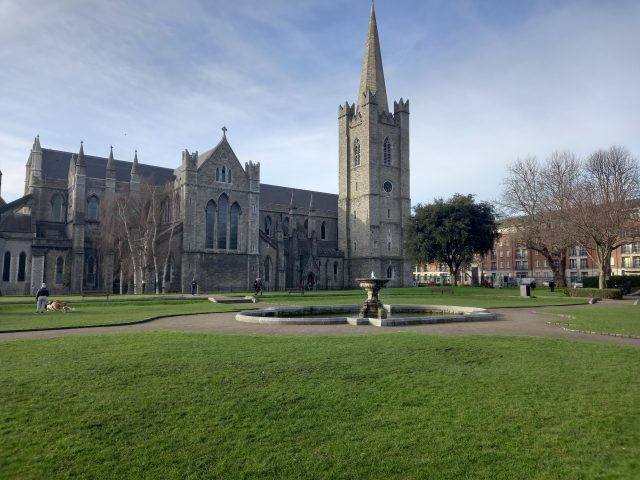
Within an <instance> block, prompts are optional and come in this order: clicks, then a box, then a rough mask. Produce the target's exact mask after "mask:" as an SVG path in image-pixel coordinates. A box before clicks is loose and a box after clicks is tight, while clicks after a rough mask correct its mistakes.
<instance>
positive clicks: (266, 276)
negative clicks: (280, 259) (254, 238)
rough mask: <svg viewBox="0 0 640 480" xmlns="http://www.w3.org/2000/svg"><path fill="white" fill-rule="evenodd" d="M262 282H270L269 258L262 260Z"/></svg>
mask: <svg viewBox="0 0 640 480" xmlns="http://www.w3.org/2000/svg"><path fill="white" fill-rule="evenodd" d="M264 281H265V282H270V281H271V257H267V258H265V259H264Z"/></svg>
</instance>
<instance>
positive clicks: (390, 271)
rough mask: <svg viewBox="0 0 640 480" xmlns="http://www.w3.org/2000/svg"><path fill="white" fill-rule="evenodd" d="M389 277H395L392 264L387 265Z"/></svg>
mask: <svg viewBox="0 0 640 480" xmlns="http://www.w3.org/2000/svg"><path fill="white" fill-rule="evenodd" d="M387 278H393V267H392V266H391V265H389V266H388V267H387Z"/></svg>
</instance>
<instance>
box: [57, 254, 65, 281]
mask: <svg viewBox="0 0 640 480" xmlns="http://www.w3.org/2000/svg"><path fill="white" fill-rule="evenodd" d="M56 283H64V259H63V258H62V257H58V258H57V259H56Z"/></svg>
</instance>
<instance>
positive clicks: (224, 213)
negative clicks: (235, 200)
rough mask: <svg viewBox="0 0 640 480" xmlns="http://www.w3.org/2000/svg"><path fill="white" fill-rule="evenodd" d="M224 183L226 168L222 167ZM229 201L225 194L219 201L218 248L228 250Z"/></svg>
mask: <svg viewBox="0 0 640 480" xmlns="http://www.w3.org/2000/svg"><path fill="white" fill-rule="evenodd" d="M222 168H223V170H222V179H223V181H224V167H222ZM228 210H229V199H228V198H227V196H226V195H225V194H222V195H220V198H219V199H218V248H224V249H226V248H227V217H228V215H229V212H228Z"/></svg>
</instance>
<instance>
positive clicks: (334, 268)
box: [333, 262, 338, 280]
mask: <svg viewBox="0 0 640 480" xmlns="http://www.w3.org/2000/svg"><path fill="white" fill-rule="evenodd" d="M337 275H338V262H333V278H334V280H335V277H336V276H337Z"/></svg>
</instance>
